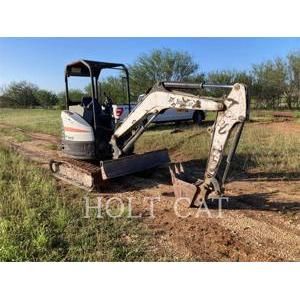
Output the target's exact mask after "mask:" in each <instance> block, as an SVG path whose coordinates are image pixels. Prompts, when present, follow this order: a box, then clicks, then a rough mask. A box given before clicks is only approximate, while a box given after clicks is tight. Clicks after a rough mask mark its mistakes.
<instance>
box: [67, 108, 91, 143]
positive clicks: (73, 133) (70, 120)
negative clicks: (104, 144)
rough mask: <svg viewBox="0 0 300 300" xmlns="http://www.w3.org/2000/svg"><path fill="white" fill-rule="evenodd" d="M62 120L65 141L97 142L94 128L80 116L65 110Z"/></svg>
mask: <svg viewBox="0 0 300 300" xmlns="http://www.w3.org/2000/svg"><path fill="white" fill-rule="evenodd" d="M61 120H62V126H63V137H64V139H65V140H67V141H76V142H93V141H95V137H94V132H93V128H92V127H91V126H90V124H89V123H87V122H86V121H85V120H84V119H83V118H82V117H81V116H80V115H79V114H77V113H73V112H69V111H66V110H64V111H62V112H61Z"/></svg>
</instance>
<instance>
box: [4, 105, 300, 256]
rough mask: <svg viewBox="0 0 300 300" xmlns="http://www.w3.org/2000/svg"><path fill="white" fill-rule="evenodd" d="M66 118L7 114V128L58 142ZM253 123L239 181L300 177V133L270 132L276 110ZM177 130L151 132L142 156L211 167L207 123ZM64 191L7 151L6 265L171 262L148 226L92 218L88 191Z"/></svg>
mask: <svg viewBox="0 0 300 300" xmlns="http://www.w3.org/2000/svg"><path fill="white" fill-rule="evenodd" d="M59 114H60V112H59V111H52V110H19V109H18V110H9V109H4V110H1V111H0V123H2V124H8V125H11V126H13V127H18V128H22V129H25V130H28V131H33V132H42V133H48V134H53V135H57V136H58V135H59V134H60V119H59ZM212 117H213V116H212V115H209V116H208V118H209V119H211V118H212ZM252 121H254V122H249V123H247V124H246V127H245V130H244V132H243V135H242V139H241V142H240V144H239V147H238V151H237V157H236V159H235V160H234V162H233V166H232V171H231V175H232V174H235V173H236V174H239V175H237V178H238V177H239V176H244V175H246V174H247V173H251V172H252V171H253V170H254V171H255V172H258V173H259V174H262V175H261V176H264V175H268V176H273V175H274V176H277V175H278V176H280V177H285V178H290V177H293V176H294V175H293V174H295V172H299V169H300V154H299V149H300V138H299V131H297V130H295V131H291V130H289V131H285V129H284V124H285V122H281V123H276V124H277V127H274V126H270V125H272V122H271V121H272V115H271V113H270V112H261V111H260V112H254V113H253V114H252ZM261 121H262V123H260V122H261ZM296 122H297V121H293V122H289V124H293V123H295V124H296ZM274 124H275V123H274ZM174 128H175V126H174V125H173V126H171V125H163V126H156V127H153V128H151V129H150V130H149V131H148V132H146V133H145V134H144V135H143V136H142V137H141V138H140V139H139V141H138V142H137V144H136V151H137V152H144V151H149V150H155V149H161V148H167V149H168V150H169V153H170V156H171V158H172V160H173V161H190V160H196V164H197V165H199V167H205V159H206V158H207V155H208V150H209V146H210V143H209V135H208V133H207V127H206V126H205V124H204V126H203V127H197V126H193V125H186V124H183V125H180V126H179V127H178V126H177V129H178V130H174ZM290 128H292V126H290ZM0 134H1V135H7V136H11V137H12V138H13V139H14V140H16V141H17V142H23V141H27V140H28V139H30V137H27V136H26V134H24V133H20V132H17V131H15V130H14V129H13V128H5V127H3V128H0ZM60 189H61V187H59V186H57V184H56V181H55V180H54V179H53V178H52V177H51V175H50V174H49V173H48V172H45V171H44V170H42V169H40V168H39V167H38V166H37V165H34V164H28V162H26V161H25V160H24V159H23V158H21V157H20V156H19V155H16V154H14V153H11V152H8V151H7V150H5V149H4V148H1V147H0V216H1V218H0V261H129V260H130V261H140V260H157V259H159V260H164V259H167V257H159V258H157V257H156V256H155V255H156V254H155V253H154V252H153V251H152V250H151V249H153V247H152V246H151V245H152V244H153V239H154V240H155V237H153V236H151V234H149V231H148V229H147V227H145V226H144V224H143V223H140V222H139V221H138V220H135V219H127V218H126V217H125V216H124V217H121V218H118V219H111V218H109V217H107V216H104V218H102V219H96V218H90V219H84V218H83V214H84V212H83V207H84V206H83V203H82V197H83V195H84V193H83V192H82V191H80V190H78V189H75V188H72V187H69V188H63V191H61V190H60ZM149 249H150V250H149ZM178 259H180V257H179V258H178Z"/></svg>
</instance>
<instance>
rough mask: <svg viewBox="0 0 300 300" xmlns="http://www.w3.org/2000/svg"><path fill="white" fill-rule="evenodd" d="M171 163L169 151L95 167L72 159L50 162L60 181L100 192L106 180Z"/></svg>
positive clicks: (160, 151) (113, 161) (126, 158)
mask: <svg viewBox="0 0 300 300" xmlns="http://www.w3.org/2000/svg"><path fill="white" fill-rule="evenodd" d="M169 162H170V158H169V155H168V151H167V150H158V151H152V152H147V153H144V154H134V155H130V156H126V157H122V158H119V159H115V160H106V161H100V165H94V164H91V163H89V162H85V161H78V160H75V159H71V158H61V159H59V160H51V161H50V170H51V171H52V173H53V175H54V176H55V177H57V178H58V179H61V180H64V181H66V182H67V183H70V184H72V185H75V186H78V187H80V188H82V189H85V190H88V191H91V190H100V189H101V187H103V185H104V184H105V181H106V180H109V179H113V178H117V177H122V176H126V175H130V174H134V173H138V172H142V171H145V170H149V169H152V168H155V167H158V166H160V165H163V164H167V163H169Z"/></svg>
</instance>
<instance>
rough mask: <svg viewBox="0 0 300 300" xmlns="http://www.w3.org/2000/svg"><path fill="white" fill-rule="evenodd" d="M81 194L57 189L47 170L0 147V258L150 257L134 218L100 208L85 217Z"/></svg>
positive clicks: (144, 235) (145, 237) (142, 230)
mask: <svg viewBox="0 0 300 300" xmlns="http://www.w3.org/2000/svg"><path fill="white" fill-rule="evenodd" d="M83 196H84V193H83V192H81V190H78V189H73V188H70V189H64V190H63V191H60V190H59V189H58V187H57V185H56V182H55V180H54V179H53V177H52V176H51V175H50V174H48V173H45V171H44V170H42V169H40V168H38V167H37V166H35V165H32V164H28V162H26V161H24V159H23V158H21V157H20V156H19V155H16V154H14V153H11V152H8V151H7V150H5V149H3V148H1V147H0V216H1V218H0V261H133V260H134V261H139V260H147V259H151V258H153V254H151V252H149V236H148V234H147V231H146V229H145V228H144V227H143V226H142V225H141V224H140V223H139V222H138V221H136V220H135V219H128V218H126V216H125V215H124V217H121V218H115V219H112V218H108V217H107V215H105V214H104V213H103V214H102V216H103V218H102V219H97V218H95V217H91V218H89V219H85V218H83V216H84V203H83V200H82V199H83ZM114 214H118V213H116V212H114ZM146 249H148V250H147V251H148V252H147V251H146Z"/></svg>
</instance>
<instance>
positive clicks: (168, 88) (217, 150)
mask: <svg viewBox="0 0 300 300" xmlns="http://www.w3.org/2000/svg"><path fill="white" fill-rule="evenodd" d="M205 87H208V88H230V89H231V91H230V93H229V94H228V96H227V97H226V98H225V99H223V100H220V99H216V98H210V97H200V96H195V95H193V94H189V93H185V92H182V91H180V90H181V89H193V88H197V89H199V88H205ZM248 100H249V99H248V95H247V88H246V86H245V85H243V84H240V83H236V84H234V85H232V86H228V85H220V86H218V85H204V84H190V83H181V82H165V83H164V82H161V83H159V84H157V85H155V86H154V87H153V88H152V90H150V92H149V93H148V94H146V95H145V96H144V97H143V99H142V100H141V101H140V103H139V104H138V105H137V106H136V108H135V109H134V110H133V111H132V112H131V114H130V115H129V116H128V117H127V119H126V120H125V121H124V122H123V123H122V125H121V126H120V127H119V128H118V129H117V130H116V131H115V133H114V135H113V136H112V139H111V144H112V146H113V149H114V158H118V157H120V156H122V155H124V154H126V152H127V150H128V149H130V147H131V146H132V145H133V144H134V142H135V141H136V140H137V139H138V137H139V136H140V135H141V134H142V133H143V132H144V131H145V129H146V128H147V126H149V124H150V123H151V121H152V120H153V119H154V118H155V117H156V116H157V115H158V114H159V113H161V112H163V111H165V110H166V109H169V108H177V109H194V110H197V109H198V110H204V111H216V112H217V118H216V121H215V123H214V125H213V127H212V130H211V147H210V151H209V155H208V160H207V166H206V170H205V175H204V180H201V179H197V178H196V179H195V180H190V179H187V178H188V176H187V175H186V173H185V172H184V170H183V167H182V166H181V165H180V166H179V167H173V168H170V172H171V177H172V182H173V186H174V193H175V196H176V198H179V197H185V198H189V199H190V200H191V205H192V206H199V205H201V202H202V201H205V200H206V199H207V198H208V196H209V195H210V194H211V193H212V192H215V193H216V194H217V195H221V194H222V191H223V185H224V183H225V180H226V177H227V173H228V170H229V166H230V163H231V160H232V158H233V156H234V154H235V150H236V148H237V145H238V142H239V138H240V136H241V133H242V130H243V126H244V122H245V120H246V118H247V114H248ZM234 129H235V130H234ZM233 132H234V138H233V142H232V143H231V145H230V150H229V154H228V156H227V165H226V168H225V170H224V172H223V175H222V176H220V174H219V173H220V172H219V171H220V170H219V169H220V164H221V161H222V158H223V155H224V151H225V147H226V145H227V143H228V141H229V139H230V137H231V135H232V134H233ZM128 133H131V137H130V138H129V139H128V140H127V141H126V142H125V143H124V142H123V143H122V144H120V143H118V141H119V140H120V139H122V137H123V136H124V135H125V134H127V135H128ZM219 178H221V179H219Z"/></svg>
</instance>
